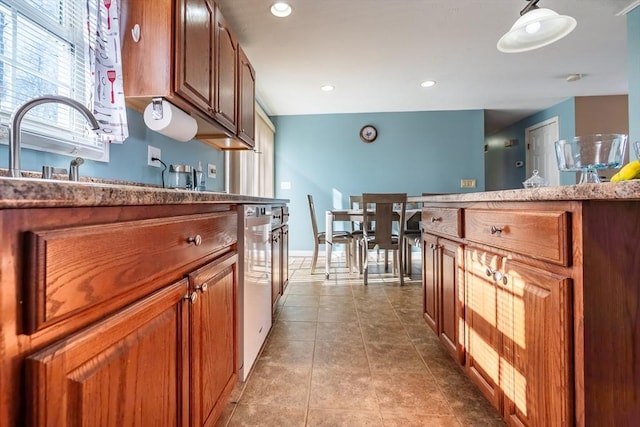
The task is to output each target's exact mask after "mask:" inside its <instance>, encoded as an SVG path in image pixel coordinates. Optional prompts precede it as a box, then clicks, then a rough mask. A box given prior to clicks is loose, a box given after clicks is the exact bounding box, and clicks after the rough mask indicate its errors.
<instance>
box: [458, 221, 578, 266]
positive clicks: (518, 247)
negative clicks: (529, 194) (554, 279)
mask: <svg viewBox="0 0 640 427" xmlns="http://www.w3.org/2000/svg"><path fill="white" fill-rule="evenodd" d="M464 228H465V231H464V233H465V236H466V238H467V240H470V241H474V242H478V243H483V244H487V245H490V246H493V247H496V248H501V249H505V250H508V251H513V252H517V253H521V254H524V255H527V256H530V257H532V258H537V259H541V260H544V261H549V262H552V263H555V264H560V265H568V263H569V214H568V213H567V212H564V211H532V212H522V211H501V210H481V209H467V210H466V212H465V226H464Z"/></svg>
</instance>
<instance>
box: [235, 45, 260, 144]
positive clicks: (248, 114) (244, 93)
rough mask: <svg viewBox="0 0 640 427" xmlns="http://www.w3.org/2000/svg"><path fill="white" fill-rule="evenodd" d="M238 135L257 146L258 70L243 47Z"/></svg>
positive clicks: (240, 61)
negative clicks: (256, 70)
mask: <svg viewBox="0 0 640 427" xmlns="http://www.w3.org/2000/svg"><path fill="white" fill-rule="evenodd" d="M238 58H239V59H238V67H239V73H240V77H239V79H238V85H239V88H238V92H239V93H238V98H239V107H240V113H239V114H238V120H239V122H238V136H239V137H240V139H242V140H243V141H244V142H246V143H247V144H249V145H251V146H252V147H253V146H255V142H254V141H255V133H256V132H255V127H256V72H255V70H254V69H253V66H251V63H250V62H249V58H247V56H246V55H245V53H244V51H243V50H242V48H240V49H239V56H238Z"/></svg>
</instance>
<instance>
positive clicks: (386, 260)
mask: <svg viewBox="0 0 640 427" xmlns="http://www.w3.org/2000/svg"><path fill="white" fill-rule="evenodd" d="M384 271H385V273H386V272H388V271H389V250H388V249H385V250H384Z"/></svg>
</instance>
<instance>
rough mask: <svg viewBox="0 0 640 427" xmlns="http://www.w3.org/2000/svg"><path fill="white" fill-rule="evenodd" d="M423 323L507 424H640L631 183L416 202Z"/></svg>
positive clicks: (638, 206) (638, 273)
mask: <svg viewBox="0 0 640 427" xmlns="http://www.w3.org/2000/svg"><path fill="white" fill-rule="evenodd" d="M419 200H420V201H421V202H422V203H423V211H422V223H421V230H422V248H423V252H422V253H423V290H424V292H423V296H424V301H423V317H424V319H425V321H426V322H427V324H428V325H429V326H430V327H432V328H433V329H434V331H435V332H436V333H437V334H438V336H439V337H440V340H441V342H442V343H443V345H444V347H445V348H446V349H447V350H448V351H449V353H450V354H451V356H452V357H453V358H454V359H455V360H456V361H457V362H458V363H460V365H461V367H462V368H463V369H464V370H465V372H466V373H467V375H468V376H469V378H470V379H471V380H472V381H473V382H474V383H475V384H476V385H477V386H478V388H479V389H480V390H481V391H482V392H483V394H484V395H485V396H486V397H487V399H488V400H489V401H490V402H491V403H492V404H493V406H494V407H495V408H496V409H497V410H498V411H499V412H500V413H501V414H502V415H503V418H504V419H505V421H506V422H507V423H508V424H509V425H514V426H522V425H525V426H573V425H577V426H602V425H637V424H638V423H639V422H640V363H639V362H638V361H639V360H640V286H639V284H640V280H639V279H638V277H640V245H638V238H639V236H640V203H639V202H640V181H637V180H636V181H628V182H621V183H602V184H585V185H574V186H561V187H547V188H538V189H526V190H525V189H523V190H506V191H495V192H484V193H468V194H456V195H453V194H451V195H441V196H425V197H421V198H419Z"/></svg>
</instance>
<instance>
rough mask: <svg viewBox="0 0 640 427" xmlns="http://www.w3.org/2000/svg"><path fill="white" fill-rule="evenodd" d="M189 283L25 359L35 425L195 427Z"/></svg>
mask: <svg viewBox="0 0 640 427" xmlns="http://www.w3.org/2000/svg"><path fill="white" fill-rule="evenodd" d="M187 293H188V282H187V280H186V279H184V280H181V281H179V282H178V283H175V284H173V285H170V286H167V287H166V288H164V289H162V290H160V291H157V292H155V293H154V294H152V295H150V296H149V297H147V298H144V299H143V300H141V301H139V302H137V303H135V304H133V305H131V306H129V307H128V308H125V309H123V310H122V311H120V312H118V313H116V314H114V315H112V316H110V317H108V318H106V319H104V320H102V321H100V322H98V323H95V324H94V325H93V326H90V327H88V328H86V329H84V330H82V331H81V332H78V333H76V334H73V335H71V336H69V337H66V338H64V339H61V340H60V341H58V342H56V343H54V344H52V345H50V346H48V347H46V348H44V349H42V350H41V351H38V352H37V353H35V354H33V355H31V356H30V357H28V358H27V359H26V361H25V365H26V374H27V384H26V389H27V395H28V397H27V399H26V403H27V405H29V406H30V407H29V408H27V414H28V417H29V418H30V419H28V420H27V423H28V425H33V426H54V425H55V426H65V425H68V426H125V425H126V426H148V425H153V426H158V427H159V426H187V425H188V421H189V417H188V412H187V410H188V390H187V388H186V386H187V384H188V383H187V378H188V372H189V366H188V360H189V359H188V349H189V347H188V343H187V339H188V333H189V322H188V305H187V303H186V300H185V299H184V297H185V295H187Z"/></svg>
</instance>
